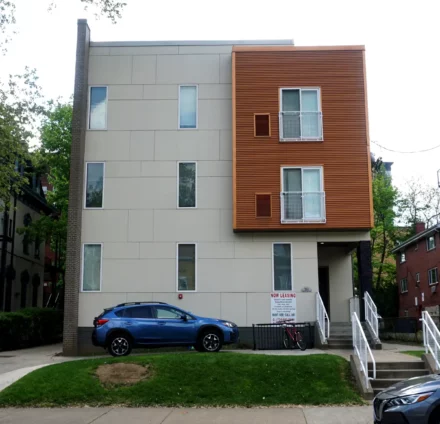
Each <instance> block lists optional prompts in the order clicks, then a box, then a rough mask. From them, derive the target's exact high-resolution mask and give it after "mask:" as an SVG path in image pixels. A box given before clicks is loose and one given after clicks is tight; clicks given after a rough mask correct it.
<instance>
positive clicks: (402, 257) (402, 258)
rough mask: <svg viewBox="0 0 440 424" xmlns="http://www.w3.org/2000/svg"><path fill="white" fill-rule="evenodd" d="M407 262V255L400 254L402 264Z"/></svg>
mask: <svg viewBox="0 0 440 424" xmlns="http://www.w3.org/2000/svg"><path fill="white" fill-rule="evenodd" d="M405 261H406V255H405V252H402V253H400V263H403V262H405Z"/></svg>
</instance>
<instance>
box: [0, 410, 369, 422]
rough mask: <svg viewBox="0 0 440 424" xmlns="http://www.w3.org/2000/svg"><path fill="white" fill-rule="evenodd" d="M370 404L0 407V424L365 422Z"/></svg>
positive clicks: (367, 419)
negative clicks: (199, 406)
mask: <svg viewBox="0 0 440 424" xmlns="http://www.w3.org/2000/svg"><path fill="white" fill-rule="evenodd" d="M372 420H373V409H372V407H371V406H353V407H321V408H318V407H316V408H312V407H305V408H302V407H293V408H287V407H286V408H246V409H244V408H228V409H227V408H200V409H187V408H178V409H171V408H65V409H59V408H56V409H44V408H42V409H1V410H0V424H6V423H7V424H22V423H26V424H43V423H44V424H91V423H93V424H120V423H121V422H125V423H130V424H206V423H210V424H211V423H212V424H247V423H249V424H278V423H282V424H321V423H325V424H340V423H350V424H366V423H371V422H372Z"/></svg>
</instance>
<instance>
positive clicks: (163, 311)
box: [155, 306, 186, 319]
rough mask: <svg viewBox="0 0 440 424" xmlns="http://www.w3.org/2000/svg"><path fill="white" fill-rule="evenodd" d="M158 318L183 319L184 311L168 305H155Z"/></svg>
mask: <svg viewBox="0 0 440 424" xmlns="http://www.w3.org/2000/svg"><path fill="white" fill-rule="evenodd" d="M155 309H156V318H157V319H181V318H182V316H183V315H185V316H186V314H184V313H183V312H182V311H179V310H177V309H174V308H170V307H168V306H155Z"/></svg>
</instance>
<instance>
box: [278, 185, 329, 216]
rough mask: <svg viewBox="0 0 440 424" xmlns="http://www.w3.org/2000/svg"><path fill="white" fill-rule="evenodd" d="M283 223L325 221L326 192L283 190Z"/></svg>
mask: <svg viewBox="0 0 440 424" xmlns="http://www.w3.org/2000/svg"><path fill="white" fill-rule="evenodd" d="M280 195H281V223H282V224H289V223H292V222H295V223H301V222H303V223H307V222H325V192H323V191H283V192H281V193H280Z"/></svg>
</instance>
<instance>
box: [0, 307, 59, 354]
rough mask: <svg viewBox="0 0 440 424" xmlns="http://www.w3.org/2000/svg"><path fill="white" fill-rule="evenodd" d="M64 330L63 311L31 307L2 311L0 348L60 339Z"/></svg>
mask: <svg viewBox="0 0 440 424" xmlns="http://www.w3.org/2000/svg"><path fill="white" fill-rule="evenodd" d="M62 331H63V312H62V311H59V310H55V309H47V308H29V309H22V310H20V311H18V312H0V349H2V350H6V349H16V348H20V347H29V346H37V345H42V344H47V343H52V342H55V341H58V340H59V339H60V338H61V334H62Z"/></svg>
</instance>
